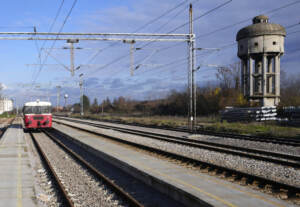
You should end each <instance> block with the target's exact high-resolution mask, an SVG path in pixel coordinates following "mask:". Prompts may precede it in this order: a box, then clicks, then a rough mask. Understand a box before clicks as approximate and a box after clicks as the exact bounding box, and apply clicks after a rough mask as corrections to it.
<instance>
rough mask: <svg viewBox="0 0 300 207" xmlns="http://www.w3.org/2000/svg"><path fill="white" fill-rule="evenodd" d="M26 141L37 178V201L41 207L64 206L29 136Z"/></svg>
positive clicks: (34, 174) (27, 135)
mask: <svg viewBox="0 0 300 207" xmlns="http://www.w3.org/2000/svg"><path fill="white" fill-rule="evenodd" d="M25 140H26V143H27V145H28V148H29V149H28V151H29V153H28V154H29V158H30V164H31V166H32V169H33V171H32V173H33V176H34V178H35V182H36V183H35V184H36V185H35V188H36V193H37V200H38V201H39V203H40V206H48V207H59V206H62V203H61V201H60V198H59V196H58V191H57V189H56V188H55V186H54V185H53V183H52V182H51V177H50V175H49V173H48V172H47V171H46V170H45V169H44V166H43V164H42V161H41V159H40V157H39V156H38V153H37V152H36V150H35V147H34V145H33V143H32V140H31V138H30V137H29V134H25Z"/></svg>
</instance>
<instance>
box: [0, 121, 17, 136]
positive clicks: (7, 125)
mask: <svg viewBox="0 0 300 207" xmlns="http://www.w3.org/2000/svg"><path fill="white" fill-rule="evenodd" d="M15 119H16V117H15V118H13V119H12V120H10V121H9V122H8V123H5V124H6V125H5V126H4V127H3V128H1V129H0V140H1V139H2V136H3V135H4V133H5V131H6V130H7V128H8V127H9V126H10V125H12V123H13V122H14V121H15Z"/></svg>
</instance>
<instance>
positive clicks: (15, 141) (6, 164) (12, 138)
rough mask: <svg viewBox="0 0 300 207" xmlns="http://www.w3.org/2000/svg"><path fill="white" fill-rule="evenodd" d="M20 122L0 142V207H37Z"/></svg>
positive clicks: (8, 130) (11, 127)
mask: <svg viewBox="0 0 300 207" xmlns="http://www.w3.org/2000/svg"><path fill="white" fill-rule="evenodd" d="M31 170H32V169H31V167H30V161H29V157H28V151H27V146H26V143H25V138H24V133H23V129H22V125H21V120H20V119H19V120H17V121H14V124H13V125H11V126H10V127H9V128H8V129H7V130H6V132H5V134H4V135H3V137H2V138H1V140H0V207H15V206H17V207H22V206H26V207H27V206H30V207H31V206H37V202H36V200H35V198H36V196H35V190H34V178H33V176H32V171H31Z"/></svg>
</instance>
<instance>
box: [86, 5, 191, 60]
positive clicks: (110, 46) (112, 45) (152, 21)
mask: <svg viewBox="0 0 300 207" xmlns="http://www.w3.org/2000/svg"><path fill="white" fill-rule="evenodd" d="M186 3H187V0H184V1H183V2H181V3H179V4H177V5H176V6H175V7H173V8H171V9H169V10H167V11H166V12H164V13H163V14H161V15H160V16H158V17H156V18H154V19H152V20H150V21H149V22H147V23H146V24H145V25H142V26H141V27H139V28H137V29H136V30H134V33H135V32H138V31H140V30H142V29H144V28H146V27H147V26H148V25H150V24H152V23H154V22H156V21H157V20H159V19H161V18H162V17H164V16H165V15H167V14H168V13H170V12H172V11H174V10H176V9H177V8H179V7H181V6H183V5H184V4H186ZM117 44H118V43H113V44H110V45H108V46H107V47H104V48H103V49H102V50H99V51H98V52H97V53H96V54H95V55H94V56H92V58H90V59H89V61H87V63H90V62H91V61H93V60H94V59H95V58H96V57H97V56H98V55H99V54H100V53H101V52H103V51H105V50H107V49H109V48H112V47H114V46H116V45H117Z"/></svg>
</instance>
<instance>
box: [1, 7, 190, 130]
mask: <svg viewBox="0 0 300 207" xmlns="http://www.w3.org/2000/svg"><path fill="white" fill-rule="evenodd" d="M189 14H190V15H189V33H188V34H171V33H165V34H163V33H160V34H159V33H157V34H155V33H76V32H36V31H34V32H0V40H44V41H47V40H50V41H58V40H64V41H67V42H68V43H74V42H78V41H91V40H92V41H119V42H123V43H130V44H131V49H130V54H131V56H132V54H133V45H134V43H136V42H187V43H188V44H187V45H188V86H189V100H188V105H189V110H188V123H189V129H190V131H193V130H194V127H195V125H196V117H194V114H193V112H194V107H195V106H194V105H195V104H194V103H195V98H196V97H195V96H194V95H193V91H194V88H195V83H194V75H193V71H194V65H195V64H196V58H195V34H194V32H193V13H192V5H190V10H189ZM71 65H72V64H71ZM131 68H132V70H133V68H134V67H133V66H132V67H131ZM74 70H75V69H74V67H71V74H74Z"/></svg>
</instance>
